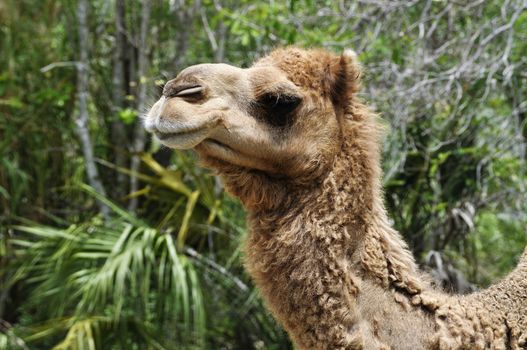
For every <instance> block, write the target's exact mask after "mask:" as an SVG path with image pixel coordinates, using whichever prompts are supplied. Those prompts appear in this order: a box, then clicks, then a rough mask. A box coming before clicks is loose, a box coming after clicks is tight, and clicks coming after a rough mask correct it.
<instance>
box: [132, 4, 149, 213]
mask: <svg viewBox="0 0 527 350" xmlns="http://www.w3.org/2000/svg"><path fill="white" fill-rule="evenodd" d="M149 21H150V0H142V10H141V32H140V33H139V43H138V46H137V49H138V51H139V55H138V60H137V61H138V63H137V65H138V69H137V77H138V93H137V111H138V113H144V111H145V107H146V71H147V69H148V56H147V52H148V42H147V41H148V30H149ZM145 140H146V133H145V129H144V128H143V124H142V123H141V120H137V122H136V125H135V131H134V140H133V155H132V161H131V166H130V170H131V171H132V176H131V178H130V193H134V192H136V191H137V190H138V186H139V179H138V178H137V176H135V175H134V174H135V173H136V172H138V171H139V166H140V165H141V159H140V157H139V156H140V153H141V152H143V151H144V148H145ZM128 209H129V210H130V211H132V212H134V211H135V210H136V209H137V197H133V198H132V199H131V200H130V203H129V206H128Z"/></svg>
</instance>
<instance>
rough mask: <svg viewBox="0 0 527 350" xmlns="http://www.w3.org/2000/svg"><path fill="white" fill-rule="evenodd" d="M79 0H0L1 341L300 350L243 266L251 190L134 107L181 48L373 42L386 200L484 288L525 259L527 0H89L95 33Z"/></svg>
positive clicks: (178, 61)
mask: <svg viewBox="0 0 527 350" xmlns="http://www.w3.org/2000/svg"><path fill="white" fill-rule="evenodd" d="M84 2H85V1H84ZM81 3H83V0H79V1H74V0H43V1H35V0H3V1H2V2H0V52H2V54H1V55H0V349H51V348H52V349H203V348H205V349H287V348H291V345H290V343H289V341H288V339H287V336H286V335H285V334H284V332H283V331H282V330H281V329H280V327H279V326H277V325H276V324H275V322H274V321H273V320H272V318H271V317H270V315H269V313H268V312H267V311H266V310H265V308H264V307H263V305H262V303H261V301H260V299H259V297H258V295H257V293H256V292H255V290H254V288H253V287H252V285H251V282H250V281H249V279H248V278H247V276H246V275H245V274H244V272H243V268H242V266H241V257H240V248H239V247H240V243H241V241H242V240H243V236H244V234H245V232H246V229H245V224H244V212H243V208H242V207H241V205H240V204H239V203H238V202H237V201H236V200H235V199H232V198H230V197H229V196H228V195H226V194H225V193H224V192H223V191H222V187H221V184H220V183H219V182H218V180H217V179H216V178H215V177H214V176H213V175H212V174H210V173H209V172H207V171H205V170H203V169H201V168H199V167H198V166H196V161H195V159H194V156H193V155H192V154H191V153H185V152H172V151H169V150H167V149H163V148H160V147H159V145H158V144H156V143H155V142H154V141H152V140H149V139H147V138H145V136H144V135H142V134H141V131H140V130H142V128H141V126H140V118H139V117H140V115H141V114H142V113H144V112H145V110H146V109H147V108H148V106H149V104H151V103H152V102H153V101H155V99H156V98H157V97H158V96H159V90H160V87H162V85H163V83H164V82H165V81H167V80H168V79H170V78H172V77H174V76H175V75H176V74H177V72H178V71H179V70H180V69H182V68H184V67H185V66H187V65H190V64H195V63H200V62H211V61H223V62H228V63H231V64H235V65H240V66H248V65H250V64H251V62H252V61H253V60H254V59H255V58H257V57H260V56H262V55H264V54H265V53H266V52H268V51H270V50H271V49H272V48H273V47H276V46H282V45H288V44H295V45H299V46H304V47H312V46H317V47H325V48H327V49H329V50H332V51H334V52H339V51H341V50H343V49H344V48H347V47H352V48H354V49H355V50H356V51H357V52H358V53H359V56H360V58H361V61H362V62H363V64H364V66H365V76H364V79H365V81H364V91H363V93H362V94H363V96H364V98H365V99H366V100H367V101H368V102H369V103H370V104H372V105H373V106H374V107H375V108H376V109H377V110H378V111H379V112H380V113H381V114H382V116H383V118H384V120H385V121H386V123H389V124H390V126H391V128H390V132H389V134H388V135H387V140H386V145H385V160H384V164H383V165H384V167H385V173H386V177H385V184H386V200H387V204H388V207H389V209H390V212H391V216H392V218H393V221H394V225H395V227H396V228H397V229H398V230H400V231H401V232H402V233H403V234H404V235H405V237H406V239H407V240H408V241H409V243H410V246H411V248H412V249H413V251H414V253H415V254H416V257H417V259H418V260H419V262H420V263H421V264H422V265H423V266H425V267H426V266H428V268H429V269H431V271H433V272H435V274H436V276H438V278H440V279H443V282H444V283H445V285H447V286H448V285H449V283H450V282H451V281H450V276H449V273H450V272H452V271H453V272H454V273H455V274H457V275H456V276H459V275H460V274H462V275H464V276H465V277H466V278H467V279H468V280H469V281H470V282H471V283H473V284H474V285H477V286H480V287H484V286H486V285H488V284H489V283H491V282H492V281H494V280H496V279H497V278H499V277H501V276H503V275H504V274H505V273H506V272H507V271H509V270H510V269H511V268H512V267H513V266H514V265H515V263H516V261H517V258H518V256H519V254H520V253H521V251H522V250H523V247H524V245H525V244H526V242H527V238H526V231H527V230H526V226H527V210H526V209H527V200H526V199H527V189H526V185H527V181H526V180H527V173H526V163H525V161H526V159H525V158H526V151H527V148H526V142H525V138H526V137H527V127H526V120H527V116H526V113H527V82H526V80H527V73H526V72H527V56H526V55H525V53H526V52H527V4H526V3H525V1H520V0H516V1H513V0H511V1H496V0H492V1H468V0H467V1H459V2H453V1H452V2H450V1H432V0H430V1H387V0H386V1H384V0H383V1H369V0H361V1H318V2H316V1H308V0H300V1H293V0H288V1H260V2H253V1H248V0H237V1H231V0H201V1H197V0H196V1H186V0H152V1H149V0H142V1H130V2H128V1H123V0H94V1H90V2H87V5H88V11H87V22H86V24H85V26H86V28H85V29H87V32H88V37H87V40H88V41H87V42H84V41H82V40H81V39H82V38H80V37H79V33H80V31H79V29H80V27H82V26H83V24H82V22H79V18H80V17H79V7H78V5H79V4H81ZM85 4H86V2H85ZM81 44H82V45H84V46H82V47H80V45H81ZM81 48H84V49H87V52H88V58H87V60H88V61H87V64H86V66H87V67H85V65H82V64H79V62H81V63H82V57H80V52H81V50H80V49H81ZM79 57H80V58H79ZM83 67H84V68H87V69H86V70H83V69H82V68H83ZM79 74H87V77H88V86H87V92H88V95H89V98H88V104H87V110H86V111H87V113H88V115H89V122H88V124H87V125H86V127H85V128H84V131H85V132H89V135H90V138H91V141H92V145H93V153H94V157H93V159H89V158H87V157H86V153H85V151H86V149H85V147H86V145H85V144H84V143H81V142H79V135H80V134H79V130H81V131H82V125H79V124H78V123H76V120H77V119H76V118H77V115H79V113H81V109H82V106H80V104H79V102H78V101H79V100H78V98H79V96H78V94H77V93H78V92H79V91H78V89H79V86H78V85H77V81H78V79H79ZM142 89H146V91H147V94H146V97H145V96H144V94H143V93H142V91H144V90H142ZM137 139H143V140H144V141H145V144H144V145H142V144H139V145H138V144H135V141H136V140H137ZM134 159H136V160H137V161H138V162H137V164H138V166H137V167H136V166H134V165H133V163H134ZM90 162H94V163H95V165H96V168H97V170H98V172H99V176H100V180H101V181H102V184H103V186H104V188H105V189H106V193H107V195H106V196H103V195H101V194H100V193H99V192H97V191H95V190H94V189H93V187H92V186H91V181H90V178H89V177H88V176H87V175H86V170H87V167H88V166H89V164H90ZM132 178H135V179H138V180H139V182H138V184H139V185H138V187H137V188H134V185H132V182H131V181H130V180H131V179H132ZM133 202H135V203H134V204H133V205H131V203H133ZM101 208H109V211H110V214H108V215H103V214H102V213H101ZM432 257H433V258H432ZM438 257H439V258H438ZM438 259H439V260H438ZM432 260H433V261H432ZM438 262H439V263H438ZM454 287H455V286H454ZM458 289H461V288H458Z"/></svg>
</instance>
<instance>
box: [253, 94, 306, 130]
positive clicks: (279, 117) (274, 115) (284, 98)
mask: <svg viewBox="0 0 527 350" xmlns="http://www.w3.org/2000/svg"><path fill="white" fill-rule="evenodd" d="M300 102H302V98H301V97H298V96H292V95H278V94H266V95H264V96H262V97H261V98H260V101H259V103H260V105H261V106H262V107H263V109H264V112H265V115H266V116H265V119H266V121H267V122H268V123H269V124H271V125H274V126H286V125H289V124H290V123H291V121H292V113H291V112H293V111H294V110H295V109H296V108H297V107H298V105H299V104H300Z"/></svg>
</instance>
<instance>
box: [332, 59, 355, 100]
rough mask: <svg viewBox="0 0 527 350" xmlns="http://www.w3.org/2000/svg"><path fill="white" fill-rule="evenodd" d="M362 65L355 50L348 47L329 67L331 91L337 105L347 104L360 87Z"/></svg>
mask: <svg viewBox="0 0 527 350" xmlns="http://www.w3.org/2000/svg"><path fill="white" fill-rule="evenodd" d="M360 77H361V67H360V64H359V62H358V59H357V54H356V53H355V51H353V50H350V49H346V50H344V51H343V52H342V54H341V55H340V56H339V57H335V58H334V59H333V62H332V63H331V64H330V67H329V77H328V83H329V84H328V85H329V93H330V96H331V100H332V101H333V103H334V104H335V105H345V104H347V103H348V102H349V100H350V98H351V96H352V94H354V93H355V92H357V91H358V90H359V88H360Z"/></svg>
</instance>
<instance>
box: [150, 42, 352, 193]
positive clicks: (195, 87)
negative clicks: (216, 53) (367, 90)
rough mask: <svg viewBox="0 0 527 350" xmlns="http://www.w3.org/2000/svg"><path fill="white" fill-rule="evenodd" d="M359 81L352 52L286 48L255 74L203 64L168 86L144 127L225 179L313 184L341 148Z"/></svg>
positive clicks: (254, 70)
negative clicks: (246, 175)
mask: <svg viewBox="0 0 527 350" xmlns="http://www.w3.org/2000/svg"><path fill="white" fill-rule="evenodd" d="M358 77H359V67H358V65H357V63H356V61H355V54H354V53H353V52H352V51H344V53H343V54H342V55H333V54H330V53H328V52H326V51H322V50H302V49H298V48H285V49H278V50H275V51H274V52H272V53H271V54H270V55H268V56H266V57H264V58H262V59H260V60H259V61H257V62H256V63H255V64H254V65H253V66H251V67H249V68H238V67H234V66H230V65H227V64H199V65H195V66H191V67H188V68H186V69H184V70H183V71H182V72H180V73H179V74H178V76H177V77H176V78H175V79H173V80H170V81H169V82H167V83H166V85H165V87H164V90H163V96H162V97H161V98H160V99H159V101H157V102H156V103H155V104H154V106H153V107H152V108H151V110H150V111H149V113H148V115H147V117H146V120H145V126H146V129H147V130H148V131H149V132H151V133H153V134H154V135H155V136H156V137H157V138H158V139H159V140H160V141H161V143H162V144H164V145H165V146H167V147H170V148H176V149H191V148H192V149H194V150H196V151H197V153H198V154H199V156H200V158H201V160H202V161H203V163H204V164H205V166H208V167H211V168H214V169H216V170H217V171H218V172H219V173H220V174H222V173H223V175H225V173H233V171H238V172H240V171H241V172H243V171H245V172H250V173H253V174H256V173H258V174H260V175H262V174H263V175H265V176H267V177H269V178H275V179H276V178H279V179H281V180H280V181H282V182H284V180H286V181H287V180H288V179H289V180H291V181H300V182H304V183H306V181H307V182H309V181H313V180H314V178H315V177H317V176H321V174H323V172H324V171H325V170H326V169H327V168H328V164H331V161H332V159H333V158H334V157H335V155H336V153H337V152H338V150H339V148H340V145H341V142H342V138H343V136H342V134H343V133H342V119H343V118H345V115H347V114H350V113H351V112H350V111H349V110H348V109H349V108H350V107H349V106H350V103H349V101H350V99H351V95H352V93H354V92H355V91H356V90H357V88H358V84H359V82H358Z"/></svg>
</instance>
